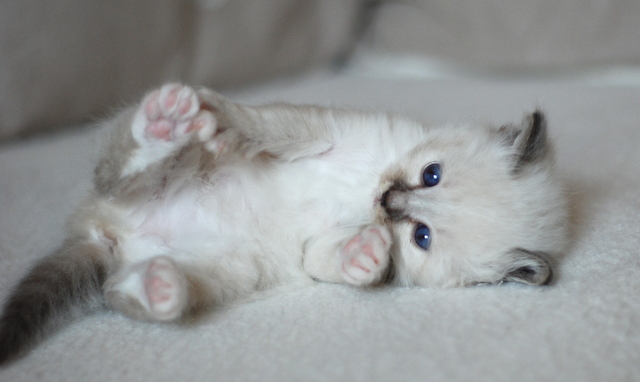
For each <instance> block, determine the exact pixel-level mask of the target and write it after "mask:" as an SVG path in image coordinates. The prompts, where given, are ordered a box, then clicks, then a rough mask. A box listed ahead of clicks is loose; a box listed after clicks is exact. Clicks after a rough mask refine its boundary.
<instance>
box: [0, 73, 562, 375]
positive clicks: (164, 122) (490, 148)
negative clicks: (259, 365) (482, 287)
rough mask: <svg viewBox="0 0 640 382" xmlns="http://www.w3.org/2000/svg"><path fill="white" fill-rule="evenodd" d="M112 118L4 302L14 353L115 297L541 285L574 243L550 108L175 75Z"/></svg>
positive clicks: (165, 313)
mask: <svg viewBox="0 0 640 382" xmlns="http://www.w3.org/2000/svg"><path fill="white" fill-rule="evenodd" d="M107 125H108V126H106V130H107V135H106V139H105V141H106V145H105V149H104V155H103V157H102V159H101V161H100V163H99V164H98V166H97V168H96V172H95V189H94V190H93V191H92V192H91V194H90V195H89V196H88V197H87V199H86V200H85V201H84V202H83V203H82V204H81V206H80V207H79V208H78V210H77V212H76V213H75V214H74V215H73V216H71V218H70V219H69V237H68V239H67V241H66V242H65V244H64V246H63V247H62V248H61V249H60V250H59V251H58V252H57V253H55V254H54V255H52V256H49V257H47V258H45V259H43V260H41V262H40V263H38V264H37V265H36V266H35V267H34V268H33V269H32V270H31V271H30V273H29V274H28V275H27V276H26V277H25V278H24V279H23V280H22V281H21V282H20V283H19V284H18V286H17V287H16V289H15V290H14V292H13V294H12V295H11V297H10V298H9V300H8V301H7V302H6V305H5V309H4V313H3V316H2V318H1V319H0V343H1V344H2V347H1V348H0V362H6V361H8V360H10V359H14V358H15V357H16V356H18V355H20V354H23V353H24V351H25V350H26V349H28V348H29V346H30V345H32V344H33V343H34V342H36V341H37V340H38V339H39V338H41V337H42V336H44V335H46V334H47V333H49V332H51V331H52V330H53V329H55V328H56V327H59V326H60V325H61V324H62V323H64V322H65V321H67V320H68V318H69V317H71V316H73V315H74V314H76V313H80V314H85V313H86V312H87V311H90V310H94V309H96V308H97V307H100V306H102V305H106V306H108V307H109V308H111V309H116V310H119V311H121V312H123V313H124V314H126V315H128V316H130V317H133V318H137V319H145V320H152V321H179V320H183V319H185V318H188V317H190V316H192V315H193V314H196V313H198V312H200V311H203V310H206V309H208V308H210V307H212V306H215V305H216V304H222V303H224V302H225V301H229V300H231V299H236V298H238V297H241V296H245V295H248V294H250V293H251V292H253V291H256V290H264V289H267V288H271V287H274V286H277V285H282V284H285V283H305V282H310V281H312V280H320V281H325V282H337V283H347V284H353V285H359V286H369V285H376V284H378V283H381V282H384V281H387V282H390V283H393V284H397V285H422V286H430V287H454V286H465V285H470V284H476V283H499V282H502V281H518V282H523V283H528V284H533V285H541V284H546V283H548V282H549V280H550V279H551V267H550V265H549V262H548V259H549V258H551V257H553V256H554V255H556V254H558V253H559V252H561V251H562V249H563V245H564V241H565V235H566V220H567V217H566V214H567V212H566V206H565V200H564V197H563V194H562V190H561V188H560V186H559V184H558V182H557V180H556V179H555V177H554V174H553V158H552V157H553V155H552V150H551V147H550V145H549V142H548V139H547V134H546V122H545V120H544V116H543V115H542V114H541V113H539V112H535V113H533V114H532V115H530V116H528V117H527V118H526V119H525V120H524V121H523V122H522V123H521V124H519V125H507V126H503V127H500V128H492V127H485V126H475V125H472V126H426V125H424V124H420V123H417V122H414V121H411V120H408V119H405V118H402V117H399V116H395V115H390V114H384V113H364V112H358V111H351V110H343V109H336V108H322V107H315V106H294V105H288V104H273V105H266V106H258V107H254V106H245V105H240V104H236V103H232V102H230V101H228V100H226V99H224V98H223V97H221V96H220V95H219V94H217V93H215V92H213V91H210V90H208V89H201V90H198V91H196V90H194V89H192V88H190V87H186V86H182V85H178V84H170V85H165V86H164V87H162V88H161V89H159V90H156V91H153V92H151V93H150V94H148V95H147V96H146V97H145V98H144V99H143V101H142V102H141V104H139V105H137V106H136V107H133V108H131V109H129V110H126V111H124V112H122V113H121V114H120V115H118V116H117V117H116V118H114V119H113V120H111V121H109V122H107ZM434 163H437V164H438V165H439V169H440V170H441V174H439V177H438V180H439V182H438V183H437V184H436V185H434V186H430V187H427V186H425V184H424V180H423V172H424V170H425V167H426V166H427V165H429V164H434ZM419 225H424V226H426V227H428V228H429V234H430V235H429V239H430V244H429V246H428V247H427V248H421V247H420V246H419V245H418V243H417V241H416V240H417V239H416V228H417V227H418V226H419ZM423 247H425V246H424V245H423Z"/></svg>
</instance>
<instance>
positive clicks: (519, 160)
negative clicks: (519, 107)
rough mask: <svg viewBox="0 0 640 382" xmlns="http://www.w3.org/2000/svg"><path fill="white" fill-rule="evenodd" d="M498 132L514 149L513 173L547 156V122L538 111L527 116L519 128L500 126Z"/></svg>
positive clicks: (548, 149)
mask: <svg viewBox="0 0 640 382" xmlns="http://www.w3.org/2000/svg"><path fill="white" fill-rule="evenodd" d="M499 132H500V134H501V135H502V137H503V139H504V141H505V143H506V144H507V145H510V146H513V148H514V153H515V164H514V172H518V171H520V170H521V169H522V168H523V167H525V166H526V165H527V164H530V163H536V162H539V161H541V160H542V159H544V158H546V157H547V155H548V154H549V151H550V148H549V143H548V141H547V120H546V118H545V116H544V114H543V113H542V112H541V111H540V110H536V111H534V112H533V113H531V114H530V115H528V116H527V117H526V118H525V119H524V121H522V124H521V125H520V126H513V125H506V126H502V127H501V128H500V130H499Z"/></svg>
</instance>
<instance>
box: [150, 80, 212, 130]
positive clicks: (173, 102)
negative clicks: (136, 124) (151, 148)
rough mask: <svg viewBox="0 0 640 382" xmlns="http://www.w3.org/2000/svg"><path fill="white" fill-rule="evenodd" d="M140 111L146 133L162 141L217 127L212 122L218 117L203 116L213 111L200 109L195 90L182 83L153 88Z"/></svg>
mask: <svg viewBox="0 0 640 382" xmlns="http://www.w3.org/2000/svg"><path fill="white" fill-rule="evenodd" d="M140 111H141V113H143V117H144V118H143V121H142V122H141V124H142V125H143V126H142V128H143V129H144V133H145V135H146V136H147V137H152V138H155V139H158V140H162V141H173V140H177V139H180V138H181V137H183V136H185V135H187V134H188V133H190V132H191V131H194V130H200V129H207V128H208V129H210V130H211V129H215V125H213V127H211V126H209V125H211V124H215V118H206V117H203V116H204V115H211V113H210V112H208V111H205V110H201V107H200V101H199V99H198V97H197V95H196V92H195V90H194V89H192V88H190V87H188V86H183V85H180V84H169V85H165V86H163V87H162V88H160V89H159V90H156V91H153V92H151V93H150V94H149V95H147V97H145V99H144V101H143V104H142V107H141V109H140ZM211 116H212V115H211Z"/></svg>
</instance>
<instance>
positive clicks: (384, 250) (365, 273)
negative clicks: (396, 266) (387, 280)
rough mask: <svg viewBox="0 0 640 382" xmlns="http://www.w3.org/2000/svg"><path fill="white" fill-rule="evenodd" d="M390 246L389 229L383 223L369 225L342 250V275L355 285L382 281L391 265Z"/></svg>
mask: <svg viewBox="0 0 640 382" xmlns="http://www.w3.org/2000/svg"><path fill="white" fill-rule="evenodd" d="M389 248H391V234H390V233H389V230H388V229H387V228H386V227H384V226H381V225H372V226H369V227H368V228H367V229H365V230H364V231H363V232H362V233H360V234H358V235H356V236H355V237H354V238H352V239H351V240H349V241H348V242H347V244H346V245H345V246H344V247H343V248H342V249H341V250H340V261H341V264H340V266H341V268H340V271H341V274H342V277H343V278H344V279H345V280H346V281H347V282H348V283H350V284H353V285H371V284H375V283H377V282H379V281H381V280H382V277H383V276H384V274H385V271H386V269H387V267H388V266H389Z"/></svg>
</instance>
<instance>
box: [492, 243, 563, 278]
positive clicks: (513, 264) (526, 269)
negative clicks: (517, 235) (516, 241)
mask: <svg viewBox="0 0 640 382" xmlns="http://www.w3.org/2000/svg"><path fill="white" fill-rule="evenodd" d="M508 256H510V257H511V259H510V263H509V264H508V268H507V271H506V273H505V276H504V278H503V280H504V281H515V282H519V283H523V284H529V285H546V284H548V283H549V282H551V279H552V277H553V271H552V270H551V265H550V264H549V262H548V261H547V260H546V259H545V258H544V257H543V256H542V254H540V253H539V252H532V251H527V250H526V249H521V248H517V249H514V250H512V251H511V252H510V253H509V254H508Z"/></svg>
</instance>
